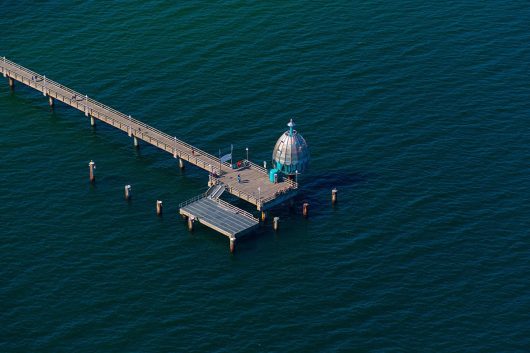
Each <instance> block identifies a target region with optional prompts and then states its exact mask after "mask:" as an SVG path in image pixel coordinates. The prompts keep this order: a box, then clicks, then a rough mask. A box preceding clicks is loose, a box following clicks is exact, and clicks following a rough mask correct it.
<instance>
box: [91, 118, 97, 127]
mask: <svg viewBox="0 0 530 353" xmlns="http://www.w3.org/2000/svg"><path fill="white" fill-rule="evenodd" d="M90 126H92V127H93V126H96V120H95V119H94V117H93V116H92V115H90Z"/></svg>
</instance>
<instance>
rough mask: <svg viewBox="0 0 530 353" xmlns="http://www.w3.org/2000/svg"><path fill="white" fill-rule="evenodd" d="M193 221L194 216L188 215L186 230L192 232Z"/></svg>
mask: <svg viewBox="0 0 530 353" xmlns="http://www.w3.org/2000/svg"><path fill="white" fill-rule="evenodd" d="M194 221H195V218H193V217H188V230H189V231H190V232H193V222H194Z"/></svg>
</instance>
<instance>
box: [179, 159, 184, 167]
mask: <svg viewBox="0 0 530 353" xmlns="http://www.w3.org/2000/svg"><path fill="white" fill-rule="evenodd" d="M179 167H180V169H184V160H183V159H182V158H179Z"/></svg>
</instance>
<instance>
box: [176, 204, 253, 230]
mask: <svg viewBox="0 0 530 353" xmlns="http://www.w3.org/2000/svg"><path fill="white" fill-rule="evenodd" d="M179 212H180V214H181V215H184V216H186V217H187V218H188V219H190V218H191V221H192V222H193V221H194V220H195V221H198V222H199V223H202V224H204V225H206V226H207V227H210V228H212V229H214V230H216V231H218V232H219V233H221V234H224V235H226V236H227V237H228V238H230V239H231V240H235V239H236V238H240V237H241V236H243V235H245V234H247V233H248V232H249V231H251V230H252V229H253V228H254V227H256V226H257V225H258V224H259V220H258V219H257V218H254V217H253V216H252V215H251V214H250V213H248V212H246V211H244V210H242V209H240V208H237V207H235V206H233V205H231V204H229V203H228V202H225V201H223V200H221V199H219V198H217V197H211V196H207V194H203V195H200V196H198V197H195V198H193V199H191V200H188V201H186V202H184V203H182V204H181V205H180V210H179Z"/></svg>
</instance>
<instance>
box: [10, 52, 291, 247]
mask: <svg viewBox="0 0 530 353" xmlns="http://www.w3.org/2000/svg"><path fill="white" fill-rule="evenodd" d="M0 72H1V73H2V75H3V76H4V77H5V78H7V80H8V83H9V86H10V87H11V89H15V86H16V82H19V83H22V84H24V85H26V86H28V87H31V88H34V89H36V90H37V91H39V92H41V93H42V94H43V95H44V96H45V97H47V99H48V103H49V105H50V106H51V107H53V106H54V104H55V100H58V101H61V102H63V103H65V104H67V105H69V106H71V107H73V108H75V109H77V110H79V111H81V112H83V113H84V114H85V116H86V117H87V119H89V120H90V124H91V125H92V126H94V125H95V123H96V120H97V121H101V122H104V123H106V124H109V125H111V126H113V127H115V128H117V129H119V130H122V131H123V132H125V133H127V135H128V136H129V137H131V138H132V139H133V142H134V145H135V146H138V144H139V141H140V140H141V141H144V142H146V143H148V144H150V145H152V146H155V147H157V148H159V149H161V150H163V151H165V152H167V153H170V154H171V155H172V156H173V157H174V158H178V159H179V164H180V165H181V166H183V161H187V162H188V163H191V164H193V165H195V166H197V167H199V168H202V169H204V170H206V171H207V172H208V173H209V175H210V177H209V182H208V183H209V186H213V185H219V186H222V188H223V191H227V192H229V193H231V194H232V195H235V196H236V197H238V198H240V199H242V200H245V201H248V202H249V203H251V204H253V205H255V206H256V208H257V210H259V211H262V219H265V214H266V213H265V212H266V211H267V210H268V209H270V208H271V207H273V206H275V205H277V204H280V203H282V202H285V201H287V200H288V199H291V198H292V197H294V196H295V195H296V193H297V191H298V184H297V183H296V182H294V181H292V180H289V179H284V180H281V181H279V182H277V183H273V182H271V181H270V180H269V175H268V172H267V170H266V169H265V168H262V167H261V166H259V165H257V164H254V163H252V162H250V161H248V160H244V161H243V163H241V167H240V168H237V169H234V168H233V167H232V166H231V165H230V164H228V163H226V162H225V163H221V161H220V159H219V158H218V157H215V156H213V155H211V154H209V153H207V152H205V151H204V150H202V149H200V148H197V147H196V146H192V145H190V144H188V143H186V142H184V141H182V140H180V139H178V138H177V137H176V136H171V135H169V134H167V133H164V132H162V131H160V130H157V129H155V128H154V127H152V126H149V125H147V124H145V123H143V122H141V121H139V120H137V119H134V118H132V117H131V116H130V115H126V114H124V113H121V112H119V111H117V110H115V109H113V108H111V107H109V106H107V105H104V104H102V103H100V102H98V101H96V100H94V99H92V98H89V97H88V94H86V93H85V94H83V93H80V92H77V91H74V90H72V89H70V88H68V87H65V86H63V85H61V84H59V83H57V82H55V81H53V80H50V79H49V78H48V77H46V76H45V75H41V74H38V73H36V72H34V71H32V70H29V69H27V68H25V67H23V66H20V65H18V64H16V63H14V62H12V61H10V60H7V59H6V58H5V57H2V58H0ZM238 175H239V178H238ZM217 190H220V189H217ZM195 201H196V202H197V203H196V204H195V205H192V204H191V203H189V202H188V203H184V205H182V204H181V212H180V213H181V214H182V215H184V216H186V217H188V219H190V218H191V220H192V222H191V224H192V225H193V220H198V221H200V222H201V223H203V224H205V225H207V226H209V227H210V228H212V229H215V230H217V231H219V232H220V233H222V234H224V235H226V236H227V237H229V239H230V249H231V250H232V251H233V246H234V243H235V239H236V237H238V236H241V235H243V234H245V233H247V231H248V230H249V229H252V228H253V227H254V226H255V225H256V224H257V219H255V218H254V217H253V216H252V215H250V214H248V213H247V212H245V211H243V210H240V209H237V208H236V207H235V206H232V205H230V204H228V203H226V202H224V201H222V200H220V199H219V198H218V197H213V198H212V197H209V198H203V197H199V198H197V200H195ZM209 213H210V215H209V216H208V214H209Z"/></svg>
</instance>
